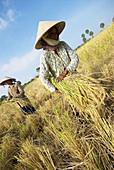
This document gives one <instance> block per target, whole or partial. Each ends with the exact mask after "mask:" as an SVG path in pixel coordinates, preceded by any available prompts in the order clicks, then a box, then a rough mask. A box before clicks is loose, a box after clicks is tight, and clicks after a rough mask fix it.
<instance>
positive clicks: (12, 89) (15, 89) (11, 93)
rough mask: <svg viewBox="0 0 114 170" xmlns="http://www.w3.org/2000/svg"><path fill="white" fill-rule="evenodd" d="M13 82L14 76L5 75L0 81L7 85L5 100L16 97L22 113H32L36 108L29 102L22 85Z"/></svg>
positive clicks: (14, 80) (0, 83)
mask: <svg viewBox="0 0 114 170" xmlns="http://www.w3.org/2000/svg"><path fill="white" fill-rule="evenodd" d="M15 82H16V79H15V78H11V77H7V76H5V77H4V78H3V79H2V81H1V82H0V85H3V86H4V85H9V87H8V98H7V101H9V100H11V99H17V100H16V103H17V104H18V105H19V106H20V108H21V111H22V113H23V114H24V115H26V114H30V113H34V112H35V111H36V110H35V108H34V107H33V106H32V104H31V103H30V101H29V99H28V98H27V97H26V96H25V94H24V90H23V87H22V86H21V85H20V84H18V83H15Z"/></svg>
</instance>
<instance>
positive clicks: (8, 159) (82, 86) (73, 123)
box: [0, 24, 114, 170]
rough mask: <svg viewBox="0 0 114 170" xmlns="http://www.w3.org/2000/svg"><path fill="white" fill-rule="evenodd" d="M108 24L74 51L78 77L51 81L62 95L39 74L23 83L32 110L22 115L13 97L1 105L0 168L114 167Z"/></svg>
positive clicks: (113, 93)
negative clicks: (44, 81)
mask: <svg viewBox="0 0 114 170" xmlns="http://www.w3.org/2000/svg"><path fill="white" fill-rule="evenodd" d="M113 27H114V24H112V25H110V26H109V27H108V28H106V29H105V30H104V31H102V32H101V33H99V34H98V35H97V36H96V37H94V38H93V39H92V40H91V41H89V42H88V43H87V44H85V45H84V46H83V47H82V48H81V49H79V50H78V51H77V53H78V55H79V59H80V63H79V68H78V69H79V70H78V71H79V72H80V73H83V75H82V74H78V75H72V76H71V77H66V79H65V80H64V81H63V82H62V83H56V82H54V80H53V83H55V85H56V86H57V87H58V88H59V89H60V90H61V92H62V93H61V94H56V93H52V94H51V93H50V92H49V91H48V90H46V89H45V87H44V86H43V85H42V84H41V82H40V80H39V78H37V79H35V80H34V81H32V82H31V83H30V84H28V85H27V86H26V87H25V91H26V95H27V96H28V97H29V99H30V101H31V103H32V104H33V106H34V107H35V108H36V110H37V112H36V113H35V114H31V115H27V116H24V115H23V114H22V113H21V110H20V108H19V107H18V105H17V104H16V103H15V101H12V102H4V103H2V105H0V169H1V170H4V169H7V170H12V169H13V170H14V169H17V170H23V169H24V170H33V169H34V170H40V169H45V170H55V169H58V170H59V169H64V170H67V169H73V170H82V169H83V170H90V169H91V170H96V169H99V170H107V169H110V170H111V169H113V156H114V134H113V120H114V117H113V98H114V91H113V76H114V73H113V69H112V68H113V62H112V58H113V49H112V47H113V39H114V37H113V33H112V31H113ZM96 72H97V73H96ZM90 73H91V74H90ZM85 75H86V76H85ZM87 75H88V76H87Z"/></svg>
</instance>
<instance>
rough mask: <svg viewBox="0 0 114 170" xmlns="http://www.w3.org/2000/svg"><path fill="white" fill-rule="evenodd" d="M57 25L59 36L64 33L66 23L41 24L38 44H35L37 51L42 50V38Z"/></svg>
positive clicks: (41, 22) (46, 22)
mask: <svg viewBox="0 0 114 170" xmlns="http://www.w3.org/2000/svg"><path fill="white" fill-rule="evenodd" d="M55 25H56V27H57V29H58V32H59V35H60V33H61V32H62V31H63V29H64V27H65V22H64V21H40V22H39V26H38V32H37V38H36V43H35V48H36V49H41V48H42V45H41V41H40V40H41V38H42V36H43V35H44V34H45V33H46V32H47V31H49V29H51V28H52V27H53V26H55Z"/></svg>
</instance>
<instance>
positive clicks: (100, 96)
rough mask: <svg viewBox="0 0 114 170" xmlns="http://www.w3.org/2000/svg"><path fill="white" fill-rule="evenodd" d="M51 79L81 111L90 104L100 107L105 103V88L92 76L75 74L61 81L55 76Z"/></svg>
mask: <svg viewBox="0 0 114 170" xmlns="http://www.w3.org/2000/svg"><path fill="white" fill-rule="evenodd" d="M51 80H52V83H53V84H54V86H55V87H56V88H57V89H59V90H60V91H61V92H62V93H64V94H65V97H67V99H68V100H69V103H70V104H71V106H72V107H74V106H75V107H76V108H77V109H78V110H79V111H85V110H86V108H87V107H88V106H89V107H90V105H92V106H93V105H94V106H95V107H98V106H100V105H101V104H103V103H104V98H105V95H106V92H105V89H104V88H103V87H102V86H101V85H100V83H99V82H98V81H97V80H96V79H94V78H92V77H90V76H84V75H81V74H73V75H70V76H67V77H66V78H65V79H64V80H63V81H62V82H59V83H58V82H56V80H55V79H54V78H52V79H51Z"/></svg>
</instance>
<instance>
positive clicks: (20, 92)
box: [16, 84, 24, 98]
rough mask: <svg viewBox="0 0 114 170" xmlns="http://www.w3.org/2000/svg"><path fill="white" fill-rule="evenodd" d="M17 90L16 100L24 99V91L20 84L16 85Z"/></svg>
mask: <svg viewBox="0 0 114 170" xmlns="http://www.w3.org/2000/svg"><path fill="white" fill-rule="evenodd" d="M17 90H18V92H19V93H18V94H17V96H16V98H19V97H24V90H23V87H22V86H21V85H20V84H17Z"/></svg>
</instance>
